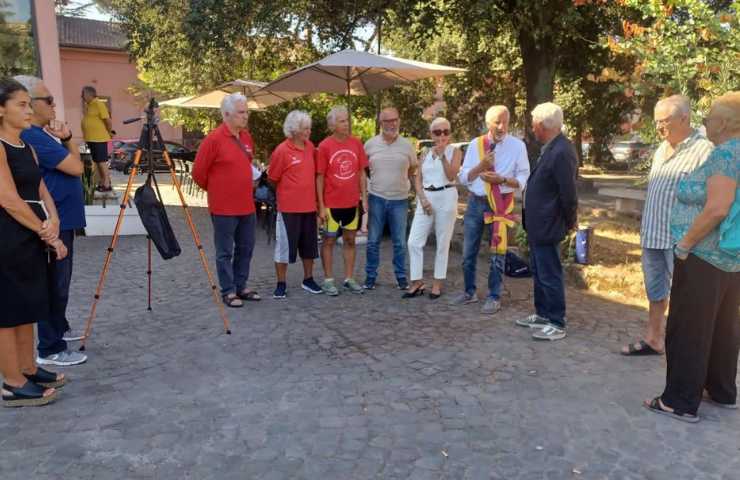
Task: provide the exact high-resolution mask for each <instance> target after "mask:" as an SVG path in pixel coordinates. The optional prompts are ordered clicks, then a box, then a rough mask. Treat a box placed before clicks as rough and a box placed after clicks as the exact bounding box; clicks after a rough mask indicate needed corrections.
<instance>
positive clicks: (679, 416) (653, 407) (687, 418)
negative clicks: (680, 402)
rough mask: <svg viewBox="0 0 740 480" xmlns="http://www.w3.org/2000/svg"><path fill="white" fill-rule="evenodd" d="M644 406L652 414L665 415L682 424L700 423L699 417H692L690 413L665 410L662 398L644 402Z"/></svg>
mask: <svg viewBox="0 0 740 480" xmlns="http://www.w3.org/2000/svg"><path fill="white" fill-rule="evenodd" d="M642 406H643V407H645V408H647V409H648V411H650V412H653V413H657V414H658V415H665V416H666V417H670V418H674V419H676V420H680V421H681V422H687V423H696V422H698V421H699V417H698V416H697V415H691V414H690V413H686V412H682V411H680V410H677V409H675V408H674V409H673V411H672V412H669V411H668V410H663V407H661V406H660V397H655V398H653V399H652V400H650V401H649V402H648V401H647V400H646V401H645V402H643V404H642Z"/></svg>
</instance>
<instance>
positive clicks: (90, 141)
mask: <svg viewBox="0 0 740 480" xmlns="http://www.w3.org/2000/svg"><path fill="white" fill-rule="evenodd" d="M82 101H83V103H84V107H83V116H82V135H83V137H84V139H85V142H87V148H88V149H89V150H90V156H91V157H92V161H93V163H95V169H96V170H97V171H98V181H99V182H100V183H99V184H98V186H97V190H98V191H99V192H111V191H113V187H112V186H111V180H110V170H109V169H108V142H109V141H110V140H111V138H112V137H113V135H115V132H114V131H113V124H112V123H111V118H110V113H109V112H108V107H107V106H106V104H105V100H103V99H102V98H98V93H97V91H96V90H95V87H92V86H90V85H87V86H84V87H82Z"/></svg>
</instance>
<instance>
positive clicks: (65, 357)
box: [36, 350, 87, 367]
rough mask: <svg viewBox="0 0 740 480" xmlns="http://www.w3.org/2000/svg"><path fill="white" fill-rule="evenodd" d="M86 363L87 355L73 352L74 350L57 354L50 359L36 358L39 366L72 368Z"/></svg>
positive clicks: (49, 357) (50, 356)
mask: <svg viewBox="0 0 740 480" xmlns="http://www.w3.org/2000/svg"><path fill="white" fill-rule="evenodd" d="M86 361H87V355H85V354H84V353H80V352H73V351H72V350H66V351H64V352H59V353H55V354H53V355H49V356H48V357H37V358H36V363H37V364H39V365H56V366H57V367H71V366H72V365H79V364H81V363H85V362H86Z"/></svg>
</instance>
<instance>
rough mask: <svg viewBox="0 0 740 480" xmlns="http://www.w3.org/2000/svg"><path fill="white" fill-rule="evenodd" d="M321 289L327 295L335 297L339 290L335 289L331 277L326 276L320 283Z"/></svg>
mask: <svg viewBox="0 0 740 480" xmlns="http://www.w3.org/2000/svg"><path fill="white" fill-rule="evenodd" d="M321 290H323V291H324V293H325V294H327V295H329V296H330V297H336V296H337V295H339V290H337V287H336V286H335V285H334V279H333V278H328V279H326V280H324V283H322V284H321Z"/></svg>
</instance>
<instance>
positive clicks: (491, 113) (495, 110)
mask: <svg viewBox="0 0 740 480" xmlns="http://www.w3.org/2000/svg"><path fill="white" fill-rule="evenodd" d="M501 112H506V118H511V114H510V113H509V109H508V108H506V105H494V106H492V107H491V108H489V109H488V110H486V126H490V125H491V122H493V120H494V119H495V118H496V117H498V116H499V114H500V113H501Z"/></svg>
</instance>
